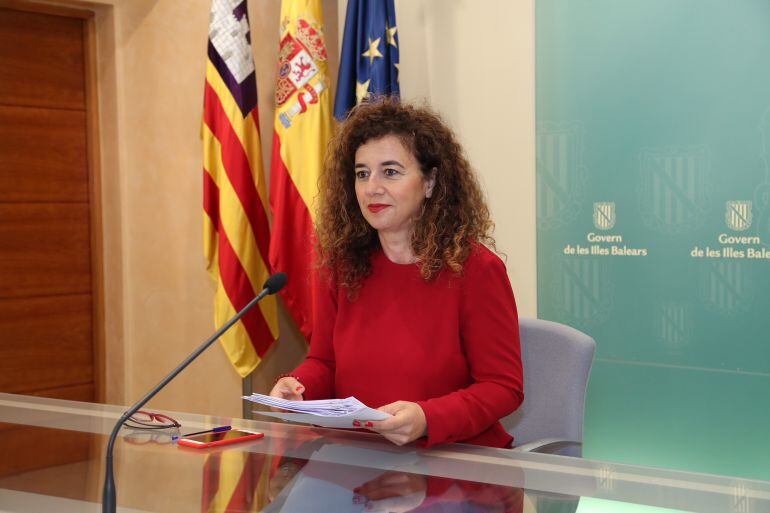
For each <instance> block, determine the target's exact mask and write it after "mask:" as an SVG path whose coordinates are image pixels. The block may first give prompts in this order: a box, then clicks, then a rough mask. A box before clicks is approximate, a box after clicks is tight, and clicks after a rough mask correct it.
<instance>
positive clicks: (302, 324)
mask: <svg viewBox="0 0 770 513" xmlns="http://www.w3.org/2000/svg"><path fill="white" fill-rule="evenodd" d="M330 95H331V91H329V78H328V76H327V54H326V46H325V45H324V32H323V17H322V13H321V2H320V0H283V1H282V2H281V28H280V47H279V50H278V77H277V83H276V88H275V103H276V107H275V134H274V137H273V157H272V161H271V166H270V207H271V208H272V211H273V232H272V237H271V241H270V263H271V265H272V268H273V270H275V271H283V272H285V273H287V274H288V276H289V281H288V283H287V285H286V287H284V289H283V290H282V291H281V295H282V296H283V298H284V300H285V302H286V306H287V308H288V309H289V312H290V313H291V315H292V317H294V320H295V321H296V322H297V325H298V326H299V328H300V331H301V332H302V334H303V335H304V336H305V338H307V339H308V340H309V339H310V335H311V331H312V325H313V324H312V323H313V313H312V300H311V286H310V280H311V276H312V275H313V274H314V273H313V272H312V266H313V244H314V241H315V230H314V228H313V223H314V220H315V208H314V207H315V204H314V201H315V198H316V196H317V195H318V177H319V175H320V173H321V169H322V167H323V161H324V156H325V153H326V146H327V144H328V142H329V140H330V139H331V136H332V111H331V96H330Z"/></svg>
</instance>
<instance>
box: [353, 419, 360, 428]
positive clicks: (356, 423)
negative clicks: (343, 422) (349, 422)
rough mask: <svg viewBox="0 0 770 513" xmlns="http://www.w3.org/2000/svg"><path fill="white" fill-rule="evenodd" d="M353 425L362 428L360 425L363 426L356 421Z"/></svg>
mask: <svg viewBox="0 0 770 513" xmlns="http://www.w3.org/2000/svg"><path fill="white" fill-rule="evenodd" d="M353 425H354V426H356V427H358V426H360V425H361V423H360V422H358V421H357V420H354V421H353Z"/></svg>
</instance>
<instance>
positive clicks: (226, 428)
mask: <svg viewBox="0 0 770 513" xmlns="http://www.w3.org/2000/svg"><path fill="white" fill-rule="evenodd" d="M231 429H233V427H232V426H219V427H215V428H214V429H207V430H206V431H196V432H195V433H187V434H186V435H179V436H172V437H171V441H172V442H173V441H174V440H178V439H180V438H186V437H188V436H194V435H205V434H206V433H219V432H221V431H230V430H231Z"/></svg>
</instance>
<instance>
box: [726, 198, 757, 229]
mask: <svg viewBox="0 0 770 513" xmlns="http://www.w3.org/2000/svg"><path fill="white" fill-rule="evenodd" d="M725 205H726V206H725V222H726V223H727V227H728V228H730V229H731V230H735V231H736V232H742V231H745V230H748V229H749V228H750V227H751V220H752V214H751V201H728V202H727V203H726V204H725Z"/></svg>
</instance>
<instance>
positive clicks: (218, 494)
mask: <svg viewBox="0 0 770 513" xmlns="http://www.w3.org/2000/svg"><path fill="white" fill-rule="evenodd" d="M272 461H273V459H272V456H269V455H268V454H261V453H255V452H249V451H241V450H229V451H222V452H214V453H211V454H209V455H208V456H206V460H205V462H204V463H203V489H202V490H201V513H251V512H253V513H257V512H259V511H262V510H263V509H264V507H265V506H267V504H269V502H270V493H269V486H270V477H271V473H272V470H273V469H272Z"/></svg>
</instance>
